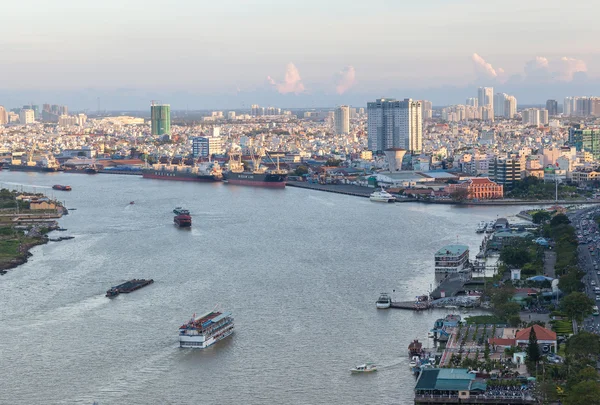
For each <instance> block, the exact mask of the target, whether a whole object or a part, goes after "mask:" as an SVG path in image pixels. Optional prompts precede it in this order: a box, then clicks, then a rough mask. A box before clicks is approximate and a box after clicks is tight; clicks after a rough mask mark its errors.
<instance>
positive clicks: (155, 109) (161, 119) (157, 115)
mask: <svg viewBox="0 0 600 405" xmlns="http://www.w3.org/2000/svg"><path fill="white" fill-rule="evenodd" d="M150 121H151V123H152V135H170V134H171V106H170V105H169V104H155V102H154V101H153V102H152V105H151V106H150Z"/></svg>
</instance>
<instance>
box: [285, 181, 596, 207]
mask: <svg viewBox="0 0 600 405" xmlns="http://www.w3.org/2000/svg"><path fill="white" fill-rule="evenodd" d="M286 185H287V186H288V187H297V188H304V189H308V190H316V191H325V192H327V193H336V194H345V195H351V196H355V197H364V198H368V197H369V196H370V195H371V193H372V192H373V191H375V190H376V189H375V188H371V187H363V186H356V185H352V184H319V183H308V182H305V181H287V182H286ZM396 202H397V203H402V202H420V203H424V204H445V205H463V206H508V205H579V204H600V200H587V199H586V200H515V199H510V200H508V199H507V200H487V201H454V200H442V199H424V198H398V199H397V200H396Z"/></svg>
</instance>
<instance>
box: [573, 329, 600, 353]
mask: <svg viewBox="0 0 600 405" xmlns="http://www.w3.org/2000/svg"><path fill="white" fill-rule="evenodd" d="M598 353H600V337H599V336H598V335H595V334H593V333H589V332H586V331H582V332H579V333H578V334H576V335H573V336H571V337H570V338H569V340H567V346H566V354H567V357H568V359H569V360H571V359H573V360H575V359H591V358H594V356H597V354H598Z"/></svg>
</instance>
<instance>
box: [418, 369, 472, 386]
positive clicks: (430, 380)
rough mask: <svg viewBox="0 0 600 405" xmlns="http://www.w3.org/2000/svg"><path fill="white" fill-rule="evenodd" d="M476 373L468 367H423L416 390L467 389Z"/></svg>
mask: <svg viewBox="0 0 600 405" xmlns="http://www.w3.org/2000/svg"><path fill="white" fill-rule="evenodd" d="M474 379H475V374H472V373H469V370H468V369H466V368H432V369H423V370H422V371H421V374H420V375H419V379H418V380H417V385H416V387H415V390H416V391H434V390H438V391H466V390H469V389H470V387H471V382H472V381H473V380H474Z"/></svg>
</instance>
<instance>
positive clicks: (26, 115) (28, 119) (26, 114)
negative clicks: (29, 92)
mask: <svg viewBox="0 0 600 405" xmlns="http://www.w3.org/2000/svg"><path fill="white" fill-rule="evenodd" d="M19 122H20V123H21V124H24V125H27V124H33V123H34V122H35V112H34V111H33V110H31V109H27V110H26V109H22V110H21V112H19Z"/></svg>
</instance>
